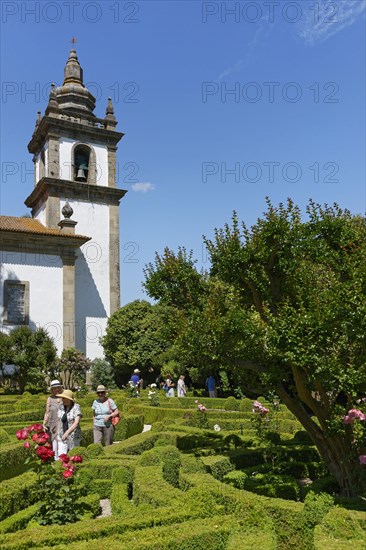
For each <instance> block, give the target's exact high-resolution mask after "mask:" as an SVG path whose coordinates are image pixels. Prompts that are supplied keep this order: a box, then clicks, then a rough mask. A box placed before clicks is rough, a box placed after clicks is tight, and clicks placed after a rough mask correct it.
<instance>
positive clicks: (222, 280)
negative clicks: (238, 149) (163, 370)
mask: <svg viewBox="0 0 366 550" xmlns="http://www.w3.org/2000/svg"><path fill="white" fill-rule="evenodd" d="M204 240H205V244H206V247H207V250H208V252H209V256H210V261H211V269H210V273H209V276H208V277H206V278H204V277H202V281H203V282H202V285H203V287H204V288H205V290H204V291H203V292H202V293H201V294H200V296H201V302H200V303H201V305H200V307H194V308H190V309H187V308H186V310H185V311H186V314H185V317H186V320H185V323H182V324H181V327H183V329H184V330H183V331H182V332H181V333H180V334H179V345H180V349H181V352H182V353H184V351H185V353H186V354H187V355H189V357H190V360H191V361H192V362H196V364H197V365H202V367H203V364H204V363H206V362H209V361H211V362H212V361H213V362H214V364H216V365H217V366H219V365H220V363H221V364H226V365H230V366H231V370H232V372H233V373H235V374H236V376H237V378H238V379H239V380H241V382H242V384H243V385H244V384H245V380H246V377H247V376H248V373H251V374H250V375H249V376H250V377H254V379H257V380H258V381H259V382H260V383H261V384H262V385H264V386H265V387H266V388H267V389H268V390H271V391H273V390H274V391H275V392H276V393H277V394H278V395H279V396H280V397H281V399H282V400H283V402H284V403H285V404H286V405H287V407H288V408H289V409H290V410H291V411H292V412H293V414H294V415H295V416H296V417H297V418H298V420H299V421H300V422H301V423H302V425H303V426H304V428H305V429H306V430H307V432H308V433H309V435H310V436H311V438H312V440H313V441H314V443H315V444H316V446H317V448H318V450H319V452H320V454H321V456H322V458H323V459H324V461H325V463H326V464H327V466H328V467H329V469H330V471H331V473H332V474H333V475H335V477H336V478H337V480H338V482H339V483H340V485H341V487H342V488H343V489H344V491H345V493H347V494H360V491H361V492H362V491H363V492H364V491H365V489H366V475H365V471H364V470H365V467H364V466H362V465H360V464H359V461H358V456H359V455H361V454H365V453H366V448H365V436H366V430H365V426H364V424H366V423H365V422H363V423H361V422H360V423H358V425H357V427H356V426H353V424H348V425H344V423H343V422H342V417H343V415H344V414H345V412H346V411H347V410H348V409H351V408H354V407H356V406H357V403H356V401H357V399H358V398H360V397H363V396H364V392H365V390H366V299H365V298H366V263H365V256H366V254H365V253H366V224H365V219H364V218H362V217H360V216H352V215H351V214H350V212H348V211H347V210H342V209H341V208H340V207H339V206H338V205H336V204H335V205H333V206H332V207H330V206H327V205H325V206H324V207H322V206H320V205H318V204H315V203H313V202H312V201H310V202H309V204H308V207H307V218H306V219H305V220H303V219H302V217H301V213H300V210H299V209H298V208H297V207H296V206H295V205H294V204H293V202H292V201H291V200H288V202H287V204H286V205H283V204H280V205H279V206H278V207H274V206H272V204H271V203H270V202H269V201H268V208H267V211H266V212H265V213H264V215H263V217H262V218H261V219H259V220H258V221H257V223H256V224H255V225H254V226H253V227H251V228H247V227H246V225H245V224H244V223H240V222H239V220H238V217H237V215H236V213H234V215H233V218H232V223H231V224H230V225H229V224H227V225H225V226H224V228H222V229H216V230H215V233H214V238H213V239H207V238H205V239H204ZM154 269H155V271H154ZM154 269H152V268H151V269H150V271H148V272H147V273H146V276H147V277H148V278H153V279H154V280H156V279H159V277H158V272H159V271H162V272H163V273H166V271H165V270H164V266H163V265H160V264H156V265H155V268H154ZM175 280H177V277H175ZM178 281H179V278H178ZM167 286H168V285H167ZM178 286H179V283H178ZM145 287H146V288H147V289H149V284H145ZM183 287H184V285H183ZM196 288H200V286H199V285H197V287H196ZM178 295H179V292H178ZM180 296H181V297H184V293H181V294H180ZM155 297H157V298H159V297H160V298H161V299H164V300H165V302H167V303H169V301H168V300H167V299H166V294H164V293H163V290H161V296H159V295H158V293H156V294H155ZM198 302H199V300H198ZM171 303H172V304H173V305H174V302H173V301H172V302H171ZM196 303H197V301H196ZM180 307H182V308H183V306H180ZM250 380H253V378H250ZM244 389H245V387H244ZM309 413H310V414H309Z"/></svg>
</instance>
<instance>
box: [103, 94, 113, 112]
mask: <svg viewBox="0 0 366 550" xmlns="http://www.w3.org/2000/svg"><path fill="white" fill-rule="evenodd" d="M105 114H106V115H107V116H108V115H114V107H113V103H112V98H111V97H109V98H108V103H107V109H106V112H105Z"/></svg>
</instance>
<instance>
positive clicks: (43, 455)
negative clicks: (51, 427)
mask: <svg viewBox="0 0 366 550" xmlns="http://www.w3.org/2000/svg"><path fill="white" fill-rule="evenodd" d="M36 455H37V456H39V458H40V459H41V461H42V462H49V461H50V460H51V459H52V457H54V456H55V453H54V452H53V451H51V449H47V448H46V447H37V449H36Z"/></svg>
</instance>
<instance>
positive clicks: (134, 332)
mask: <svg viewBox="0 0 366 550" xmlns="http://www.w3.org/2000/svg"><path fill="white" fill-rule="evenodd" d="M177 323H178V312H177V310H175V309H174V308H172V307H169V306H165V305H152V304H150V303H149V302H147V301H145V300H141V301H140V300H135V301H134V302H131V303H129V304H127V305H125V306H123V307H121V308H120V309H119V310H118V311H116V312H115V313H114V314H113V315H112V316H111V317H110V318H109V320H108V326H107V330H106V334H105V336H104V337H103V339H102V344H103V348H104V352H105V355H106V357H107V359H108V360H109V361H110V362H111V364H112V366H113V368H114V369H115V371H116V373H117V375H118V378H119V380H121V378H122V379H126V377H129V376H130V375H131V373H132V371H133V370H134V369H135V368H139V369H140V370H141V371H142V373H143V374H144V375H145V374H146V373H148V372H149V370H151V369H154V370H155V371H156V370H157V368H159V367H160V366H161V365H162V363H163V362H164V361H165V360H167V359H169V358H170V357H169V354H168V355H167V352H168V350H169V349H170V347H171V345H172V338H173V334H174V333H175V331H176V328H175V327H176V324H177Z"/></svg>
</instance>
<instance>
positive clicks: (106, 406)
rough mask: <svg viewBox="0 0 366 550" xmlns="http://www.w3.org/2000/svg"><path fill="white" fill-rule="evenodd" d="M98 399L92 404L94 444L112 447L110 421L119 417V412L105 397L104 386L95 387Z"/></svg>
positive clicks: (109, 399)
mask: <svg viewBox="0 0 366 550" xmlns="http://www.w3.org/2000/svg"><path fill="white" fill-rule="evenodd" d="M97 396H98V399H95V400H94V401H93V404H92V409H93V416H94V429H93V436H94V443H102V441H103V439H104V445H105V446H107V445H112V443H113V437H114V426H113V424H112V419H113V418H115V417H117V416H119V411H118V408H117V405H116V403H115V402H114V401H113V399H111V398H109V397H107V390H106V388H105V387H104V386H102V385H99V386H98V387H97Z"/></svg>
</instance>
